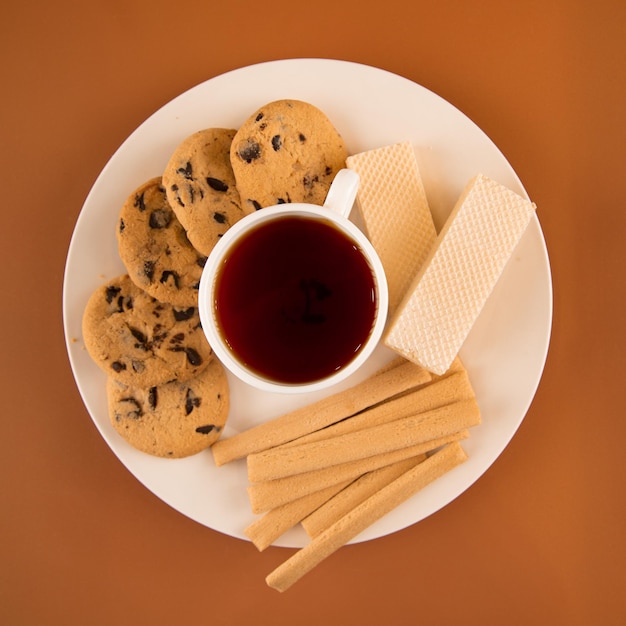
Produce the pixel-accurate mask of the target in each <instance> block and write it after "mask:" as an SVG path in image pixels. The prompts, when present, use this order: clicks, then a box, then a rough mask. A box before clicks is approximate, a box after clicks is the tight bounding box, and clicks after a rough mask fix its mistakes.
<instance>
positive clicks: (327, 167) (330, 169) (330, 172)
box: [324, 165, 333, 176]
mask: <svg viewBox="0 0 626 626" xmlns="http://www.w3.org/2000/svg"><path fill="white" fill-rule="evenodd" d="M332 173H333V168H332V167H331V166H330V165H327V166H326V169H325V170H324V174H325V175H326V176H330V175H331V174H332Z"/></svg>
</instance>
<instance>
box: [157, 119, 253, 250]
mask: <svg viewBox="0 0 626 626" xmlns="http://www.w3.org/2000/svg"><path fill="white" fill-rule="evenodd" d="M234 135H235V131H234V130H231V129H226V128H208V129H205V130H201V131H199V132H197V133H194V134H193V135H191V136H189V137H187V138H186V139H185V140H184V141H183V142H182V143H180V145H178V147H177V148H176V150H174V152H173V154H172V156H171V157H170V159H169V161H168V164H167V166H166V167H165V171H164V172H163V184H164V186H165V190H166V193H167V198H168V200H169V202H170V205H171V206H172V208H173V210H174V212H175V213H176V215H177V217H178V219H179V220H180V223H181V224H182V225H183V227H184V228H185V230H186V231H187V236H188V237H189V240H190V241H191V243H192V244H193V246H194V247H195V248H196V250H198V251H199V252H201V253H202V254H204V255H206V256H208V255H209V254H210V252H211V250H212V249H213V246H215V244H216V243H217V241H218V240H219V238H220V237H221V236H222V235H223V234H224V233H225V232H226V230H227V229H228V228H229V227H230V226H232V225H233V224H234V223H235V222H237V221H239V220H240V219H241V218H242V217H243V216H244V215H245V214H246V210H245V208H242V206H241V203H240V199H239V192H238V190H237V187H236V185H235V176H234V174H233V170H232V167H231V164H230V145H231V142H232V139H233V136H234ZM247 212H248V213H251V212H253V209H252V208H251V209H249V210H248V211H247Z"/></svg>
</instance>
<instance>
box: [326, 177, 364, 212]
mask: <svg viewBox="0 0 626 626" xmlns="http://www.w3.org/2000/svg"><path fill="white" fill-rule="evenodd" d="M358 189H359V175H358V174H357V173H356V172H355V171H354V170H350V169H347V168H344V169H342V170H339V171H338V172H337V174H336V175H335V178H334V180H333V182H332V184H331V186H330V189H329V190H328V195H327V196H326V200H325V201H324V207H325V208H327V209H330V210H331V211H335V213H339V215H341V216H343V217H348V216H349V215H350V211H351V210H352V205H353V204H354V201H355V200H356V192H357V191H358Z"/></svg>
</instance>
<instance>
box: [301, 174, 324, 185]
mask: <svg viewBox="0 0 626 626" xmlns="http://www.w3.org/2000/svg"><path fill="white" fill-rule="evenodd" d="M319 180H320V179H319V176H318V175H317V174H315V175H314V176H311V175H310V174H307V175H306V176H305V177H304V178H303V179H302V184H303V185H304V186H305V187H307V188H311V187H313V185H314V184H315V183H318V182H319Z"/></svg>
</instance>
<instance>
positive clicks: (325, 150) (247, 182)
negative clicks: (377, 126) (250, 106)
mask: <svg viewBox="0 0 626 626" xmlns="http://www.w3.org/2000/svg"><path fill="white" fill-rule="evenodd" d="M346 157H347V151H346V146H345V144H344V141H343V139H342V138H341V135H340V134H339V132H338V131H337V130H336V129H335V127H334V126H333V125H332V123H331V122H330V120H329V119H328V118H327V117H326V115H325V114H324V113H323V112H322V111H320V110H319V109H318V108H317V107H315V106H313V105H312V104H309V103H307V102H302V101H300V100H277V101H274V102H270V103H268V104H266V105H265V106H263V107H261V108H260V109H259V110H258V111H256V112H255V113H253V114H252V115H251V116H250V117H249V118H248V119H247V120H246V121H245V122H244V123H243V125H242V126H241V127H240V128H239V130H238V131H237V134H236V135H235V137H234V138H233V142H232V146H231V151H230V160H231V163H232V167H233V171H234V173H235V179H236V181H237V188H238V189H239V194H240V196H241V202H242V206H243V207H244V208H246V210H247V209H248V208H255V209H260V208H264V207H266V206H270V205H274V204H282V203H285V202H308V203H312V204H318V205H321V204H323V203H324V200H325V199H326V195H327V194H328V189H329V188H330V184H331V183H332V181H333V179H334V177H335V175H336V174H337V172H338V171H339V170H340V169H342V168H343V167H345V161H346Z"/></svg>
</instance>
